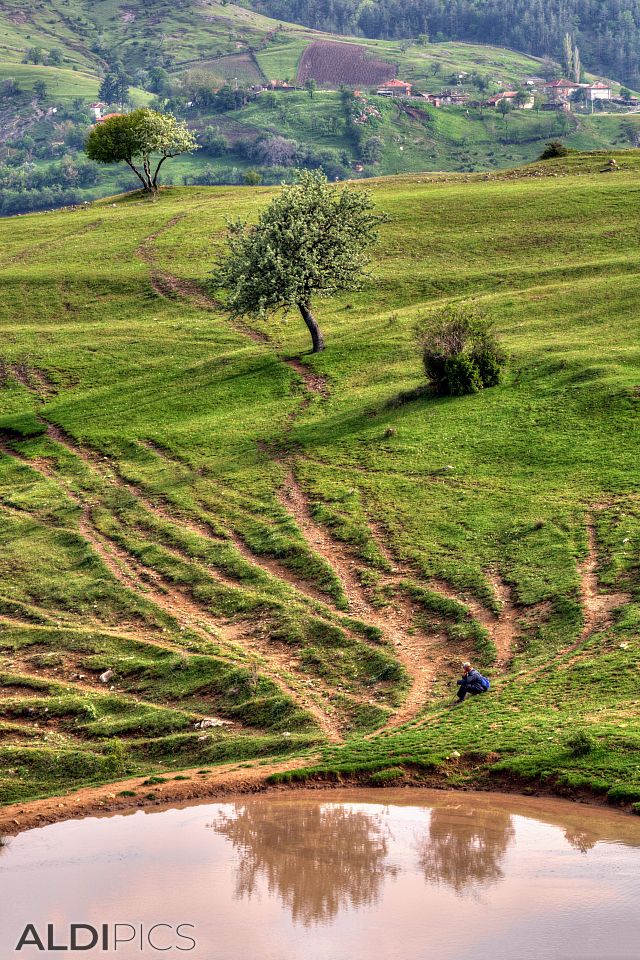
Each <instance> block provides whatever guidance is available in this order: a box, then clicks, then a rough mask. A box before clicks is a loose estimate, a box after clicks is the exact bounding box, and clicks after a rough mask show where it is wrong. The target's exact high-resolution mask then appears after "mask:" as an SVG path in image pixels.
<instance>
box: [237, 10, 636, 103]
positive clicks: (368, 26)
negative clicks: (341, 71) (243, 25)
mask: <svg viewBox="0 0 640 960" xmlns="http://www.w3.org/2000/svg"><path fill="white" fill-rule="evenodd" d="M252 5H253V7H254V9H256V10H259V11H260V12H262V13H266V14H268V15H269V16H271V17H276V18H278V19H281V20H288V21H293V22H295V23H304V24H306V25H308V26H310V27H313V28H315V29H320V30H328V31H330V32H334V33H341V34H353V35H356V36H357V35H360V36H365V37H371V38H375V39H403V38H415V37H419V36H422V37H423V38H425V39H427V38H428V39H431V40H435V41H438V42H443V41H447V40H465V41H469V42H472V43H488V44H498V45H502V46H506V47H512V48H514V49H516V50H520V51H522V52H524V53H530V54H533V55H535V56H539V57H545V56H548V57H553V58H554V59H559V58H560V57H561V53H562V42H563V37H564V35H565V33H567V32H569V33H571V34H573V35H574V37H575V39H576V41H577V43H578V44H579V46H580V50H581V53H582V61H583V63H584V65H585V66H586V68H587V69H588V70H591V71H593V72H594V73H601V74H604V75H607V76H613V77H615V78H616V79H618V80H620V81H622V82H624V83H627V84H630V85H631V86H634V85H636V86H637V85H638V84H640V66H639V65H640V0H385V2H384V3H382V2H380V0H368V2H366V3H362V2H360V0H253V3H252Z"/></svg>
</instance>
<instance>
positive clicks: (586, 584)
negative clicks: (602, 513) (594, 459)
mask: <svg viewBox="0 0 640 960" xmlns="http://www.w3.org/2000/svg"><path fill="white" fill-rule="evenodd" d="M598 566H599V561H598V541H597V536H596V528H595V524H594V522H593V518H592V517H591V516H589V518H588V519H587V556H586V559H585V560H584V562H583V563H582V564H580V594H581V599H582V611H583V617H584V625H583V627H582V631H581V633H580V636H579V637H578V639H577V640H576V642H575V643H573V644H572V645H571V646H570V647H568V648H567V650H565V651H564V652H565V653H573V652H574V651H575V650H577V649H578V648H579V647H581V646H582V644H583V643H584V642H585V641H586V640H588V639H589V637H590V636H591V635H592V634H594V633H596V632H598V631H599V630H604V629H605V628H606V627H608V626H610V624H611V623H612V622H613V612H614V610H616V609H617V608H618V607H622V606H624V604H626V603H630V602H631V594H629V593H621V592H620V593H603V592H602V591H601V589H600V584H599V581H598Z"/></svg>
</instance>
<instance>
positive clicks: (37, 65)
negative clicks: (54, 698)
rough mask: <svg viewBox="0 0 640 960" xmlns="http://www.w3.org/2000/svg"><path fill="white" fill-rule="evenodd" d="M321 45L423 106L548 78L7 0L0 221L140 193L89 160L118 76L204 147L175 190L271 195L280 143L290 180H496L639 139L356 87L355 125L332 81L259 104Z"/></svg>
mask: <svg viewBox="0 0 640 960" xmlns="http://www.w3.org/2000/svg"><path fill="white" fill-rule="evenodd" d="M327 40H331V41H332V42H333V43H334V44H335V43H336V42H338V47H337V49H338V50H340V49H342V50H343V51H344V50H351V51H353V50H354V49H355V50H358V49H365V50H366V52H367V57H370V58H373V59H377V60H380V61H382V62H383V63H385V64H389V65H390V66H389V69H390V71H391V72H393V71H396V72H397V74H398V75H399V76H400V77H402V78H404V79H406V80H407V81H410V82H412V83H413V84H414V85H415V86H416V89H417V90H419V91H422V92H428V91H432V92H433V91H439V90H441V89H442V88H443V87H445V88H446V87H447V86H451V85H452V84H457V83H458V81H459V80H461V81H462V83H463V87H461V89H466V90H467V92H468V93H469V95H470V97H471V99H472V101H477V100H478V99H482V98H483V97H486V96H487V95H488V93H489V92H491V91H494V90H498V89H500V88H501V87H505V86H507V87H508V86H511V87H518V86H519V85H521V84H522V82H523V78H524V77H526V76H529V75H531V74H539V73H540V72H544V71H545V70H547V69H548V68H549V64H548V63H547V64H543V63H542V61H540V60H538V59H535V58H533V57H528V56H524V55H522V54H518V53H515V52H513V51H511V50H505V49H502V48H499V47H490V46H482V45H473V44H465V43H426V44H425V43H423V42H418V41H386V40H365V39H362V38H353V37H345V38H340V37H338V38H336V37H335V36H333V35H331V34H327V33H322V32H319V31H314V30H311V29H309V28H307V27H302V26H297V25H295V24H290V23H280V22H279V21H276V20H272V19H269V18H268V17H265V16H262V15H260V14H257V13H254V12H252V11H250V10H247V9H246V8H245V7H241V6H236V5H234V4H221V3H213V2H202V3H200V2H199V3H194V2H190V0H183V2H181V3H177V4H170V3H165V2H163V0H162V2H152V3H148V2H147V3H141V2H139V0H133V2H132V3H129V4H127V5H126V6H123V5H119V4H116V3H113V2H111V0H101V2H98V3H88V2H87V0H64V2H63V0H46V2H45V0H41V2H39V3H36V4H34V5H32V6H30V7H29V8H28V9H25V7H24V4H22V3H19V2H17V0H6V2H5V3H3V4H1V5H0V215H11V214H14V213H24V212H29V211H33V210H38V209H46V208H50V207H56V206H63V205H72V204H78V203H83V202H86V201H91V200H94V199H96V198H98V197H102V196H105V195H109V194H112V193H115V192H124V191H126V190H129V189H135V187H136V180H135V177H134V176H133V175H132V174H131V173H130V172H129V171H128V170H126V169H117V168H103V167H99V166H97V165H95V164H92V163H89V162H87V161H86V159H85V158H84V155H83V153H82V144H83V142H84V139H85V137H86V135H87V132H88V130H89V127H90V124H91V123H92V122H93V119H94V118H93V115H92V114H91V113H90V111H89V109H88V107H89V104H90V103H91V102H92V101H95V100H96V98H97V97H98V95H99V89H100V83H101V80H102V79H103V78H104V77H105V76H106V75H107V74H109V73H113V72H114V71H116V72H117V71H123V72H124V74H125V75H126V81H127V83H128V84H129V87H130V104H131V106H136V105H145V104H150V103H151V104H153V105H154V106H155V107H157V108H160V109H169V110H171V111H173V112H175V113H177V114H178V115H180V116H181V117H183V118H184V119H186V120H187V121H188V123H189V124H190V125H191V126H192V127H193V128H194V129H196V130H197V131H198V132H199V133H200V134H201V135H203V136H202V143H203V145H204V146H205V149H203V150H201V151H199V152H198V153H196V154H194V155H193V156H190V157H183V158H181V159H180V160H179V161H178V162H175V163H173V164H169V165H167V167H165V174H164V175H165V178H166V180H167V181H168V182H172V183H175V184H183V183H195V184H205V185H211V184H217V183H225V184H238V183H242V182H243V181H244V179H245V177H246V176H247V173H248V171H251V172H252V174H251V175H252V176H253V175H255V171H256V170H258V175H259V177H260V178H261V179H262V181H263V182H264V183H279V182H281V181H282V179H283V178H284V177H286V176H288V175H290V173H291V171H290V170H289V171H287V170H286V169H283V168H281V167H280V166H277V165H274V164H273V163H272V162H271V161H264V159H262V158H261V156H260V150H259V149H258V150H255V149H253V147H254V145H255V144H256V141H258V140H259V139H260V138H267V139H268V138H272V137H277V136H281V135H283V136H285V137H286V138H288V139H290V140H291V141H292V142H293V149H294V151H295V159H294V160H292V161H291V163H290V164H289V166H291V167H293V166H308V167H314V166H316V167H317V166H321V167H322V168H323V169H324V170H325V172H326V173H327V175H328V176H329V177H330V178H331V179H334V178H336V177H337V178H339V179H346V178H349V177H353V176H365V177H369V176H375V175H380V174H390V173H391V174H397V173H405V172H414V171H420V170H453V171H470V170H492V169H497V168H500V167H507V166H511V165H513V164H517V163H523V162H530V161H532V160H534V159H535V158H536V157H537V156H538V155H539V154H540V152H541V150H542V149H543V146H544V143H545V142H546V140H548V139H549V138H550V137H557V136H561V137H563V138H564V139H566V140H567V142H568V143H569V144H570V145H573V146H576V147H579V148H580V149H582V150H594V149H599V148H607V147H616V146H623V145H629V144H630V143H632V144H635V142H636V139H637V127H638V125H640V116H635V117H627V116H625V115H624V113H618V114H614V115H607V114H596V115H594V116H584V115H583V116H576V117H568V118H567V117H565V116H564V115H562V116H558V115H555V114H552V113H544V112H540V111H516V112H515V113H514V115H513V116H510V117H509V118H502V117H501V116H500V115H499V113H498V112H497V111H496V110H491V109H488V110H487V109H482V108H479V107H477V106H476V107H470V108H468V109H463V108H460V107H443V108H442V109H441V110H435V109H429V107H427V106H426V104H425V105H424V106H423V105H422V103H421V101H419V100H412V101H411V103H410V104H404V105H402V104H400V103H398V102H389V101H387V100H384V99H383V98H379V97H375V96H371V91H370V85H367V84H363V83H360V81H356V82H354V83H353V84H352V86H362V87H363V90H364V93H365V96H366V97H368V98H369V100H370V104H371V106H372V108H373V112H372V114H371V116H370V117H369V119H368V120H367V122H366V124H365V123H363V124H361V125H360V126H358V125H357V124H356V123H352V122H350V120H349V118H348V116H347V115H346V113H345V109H344V104H343V103H342V100H341V97H340V94H339V92H338V90H337V87H338V85H339V84H338V82H337V81H336V83H335V84H333V89H324V90H320V91H318V92H317V93H316V95H315V96H314V97H313V99H311V98H309V97H308V96H307V94H306V93H305V92H303V91H294V90H292V89H281V90H279V91H278V93H277V95H275V101H274V98H273V96H271V95H269V96H268V97H262V96H257V95H256V94H255V92H251V91H250V87H251V86H252V85H261V84H265V83H267V82H268V81H269V82H271V81H273V82H275V81H279V82H282V81H286V82H288V84H289V85H292V84H294V83H295V81H296V77H297V74H298V67H299V64H300V60H301V57H302V56H303V54H304V51H305V50H306V49H307V48H308V47H309V46H310V44H312V43H314V42H318V41H322V42H324V41H327ZM344 41H348V43H346V42H344ZM354 44H355V45H356V46H355V47H354ZM334 49H335V47H334ZM345 57H348V55H347V54H345ZM338 59H339V56H338ZM194 74H195V75H196V76H199V77H200V78H202V77H204V78H205V86H206V83H207V82H208V83H209V86H210V87H211V86H213V87H214V88H217V87H219V86H220V85H222V84H224V83H227V84H229V85H230V86H231V87H232V88H235V87H237V86H238V87H240V90H241V93H240V95H239V100H238V102H235V101H233V98H232V102H225V103H222V102H214V98H212V97H209V98H208V99H207V100H206V101H205V102H201V101H200V100H198V99H197V98H196V97H195V96H194V94H193V93H192V92H189V91H191V90H192V81H193V76H194ZM185 78H186V79H185ZM207 78H209V79H208V81H207ZM185 84H186V85H185ZM243 89H244V90H245V91H246V93H242V90H243ZM373 89H375V84H374V85H373ZM194 101H195V102H194ZM112 109H119V107H118V106H117V104H116V105H115V106H114V107H112ZM208 128H211V129H212V130H213V131H214V133H215V134H216V136H217V142H216V145H215V149H214V148H212V147H211V146H207V130H208ZM367 141H372V142H373V146H372V143H371V142H370V143H369V144H368V146H367ZM220 144H222V146H220ZM361 167H362V168H363V169H360V168H361Z"/></svg>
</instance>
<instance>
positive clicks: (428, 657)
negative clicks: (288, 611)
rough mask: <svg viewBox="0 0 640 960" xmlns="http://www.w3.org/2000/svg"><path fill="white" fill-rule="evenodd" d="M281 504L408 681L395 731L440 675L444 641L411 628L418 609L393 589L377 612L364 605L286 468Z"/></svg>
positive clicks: (349, 560)
mask: <svg viewBox="0 0 640 960" xmlns="http://www.w3.org/2000/svg"><path fill="white" fill-rule="evenodd" d="M282 502H283V504H284V506H285V507H286V508H287V510H288V511H289V513H290V514H291V515H292V516H293V518H294V519H295V521H296V523H297V524H298V526H299V528H300V530H301V531H302V533H303V534H304V537H305V539H306V540H307V542H308V543H309V545H310V546H311V548H312V549H313V550H315V551H316V553H318V554H320V556H321V557H323V558H324V560H326V562H327V563H328V564H329V565H330V567H331V568H332V569H333V570H334V572H335V574H336V576H337V577H338V579H339V580H340V583H341V584H342V589H343V591H344V593H345V596H346V597H347V601H348V603H349V612H350V613H351V614H352V616H354V617H357V618H359V619H361V620H363V621H364V622H366V623H368V624H371V625H372V626H375V627H377V628H378V629H379V630H380V631H381V632H382V635H383V636H384V638H385V639H386V640H387V641H388V642H389V643H390V644H392V646H393V648H394V650H395V653H396V656H397V658H398V660H399V661H400V663H401V664H402V665H403V667H404V668H405V670H406V671H407V674H408V675H409V677H410V680H411V688H410V690H409V693H408V694H407V697H406V698H405V701H404V703H403V704H402V706H401V707H400V708H399V709H398V710H397V711H396V712H395V713H394V715H393V717H392V718H391V720H390V721H389V723H388V724H386V726H387V727H392V726H398V725H400V724H402V723H405V722H406V721H407V720H409V719H412V718H413V717H414V716H416V715H417V714H418V713H419V712H420V710H422V709H423V708H424V707H425V706H426V704H427V702H428V701H429V699H430V697H431V689H432V685H433V683H434V682H435V681H436V680H437V679H438V676H441V675H442V671H443V665H444V663H445V662H446V661H447V659H449V657H450V654H449V653H448V652H447V651H446V649H445V638H444V637H443V636H442V635H441V634H439V633H434V634H426V633H425V632H424V631H422V630H419V629H417V628H416V627H415V619H416V615H417V614H418V612H419V611H418V608H417V607H416V606H415V605H414V604H412V603H411V602H410V601H409V599H408V598H407V597H405V596H403V595H402V594H401V592H399V591H398V590H397V589H396V590H395V591H394V595H393V599H392V600H391V602H390V604H389V606H385V607H383V608H380V607H377V606H375V605H374V604H373V603H372V602H371V601H370V600H369V598H368V596H367V593H366V591H365V590H364V588H363V586H362V584H361V581H360V578H359V576H358V573H359V569H360V567H359V564H358V562H357V561H356V560H355V559H354V557H353V555H352V553H351V551H350V550H349V548H348V547H347V546H346V545H345V544H343V543H342V542H341V541H339V540H336V539H335V538H334V537H332V536H331V535H330V534H329V532H328V531H327V530H326V528H325V527H323V526H321V525H320V524H318V523H316V521H315V520H314V519H313V517H312V515H311V510H310V507H309V504H308V502H307V499H306V496H305V493H304V491H303V489H302V487H301V486H300V484H299V483H298V481H297V479H296V477H295V475H294V473H293V470H291V469H289V471H288V472H287V475H286V478H285V482H284V485H283V487H282ZM389 585H391V586H393V587H396V588H397V581H396V580H394V579H393V578H390V577H383V578H382V586H389Z"/></svg>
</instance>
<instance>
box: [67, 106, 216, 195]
mask: <svg viewBox="0 0 640 960" xmlns="http://www.w3.org/2000/svg"><path fill="white" fill-rule="evenodd" d="M84 149H85V153H86V154H87V156H88V157H89V158H90V159H91V160H95V161H97V162H98V163H126V164H127V165H128V166H129V167H131V169H132V170H133V172H134V173H135V175H136V176H137V177H138V179H139V180H140V182H141V184H142V186H143V188H144V190H145V192H146V193H151V194H155V193H156V192H157V190H158V174H159V173H160V168H161V166H162V164H163V163H164V162H165V160H169V159H170V158H171V157H177V156H179V155H180V154H181V153H191V151H192V150H197V149H198V144H197V141H196V138H195V137H194V135H193V134H192V133H191V131H190V130H189V128H188V127H187V125H186V123H183V122H182V121H181V120H176V118H175V117H174V116H173V115H172V114H170V113H156V112H155V111H154V110H148V109H146V108H145V109H142V110H134V111H133V113H123V114H119V115H116V116H114V117H109V119H108V120H104V121H103V122H102V123H98V124H97V125H96V126H95V127H93V129H92V130H91V132H90V134H89V136H88V137H87V140H86V142H85V145H84Z"/></svg>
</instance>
